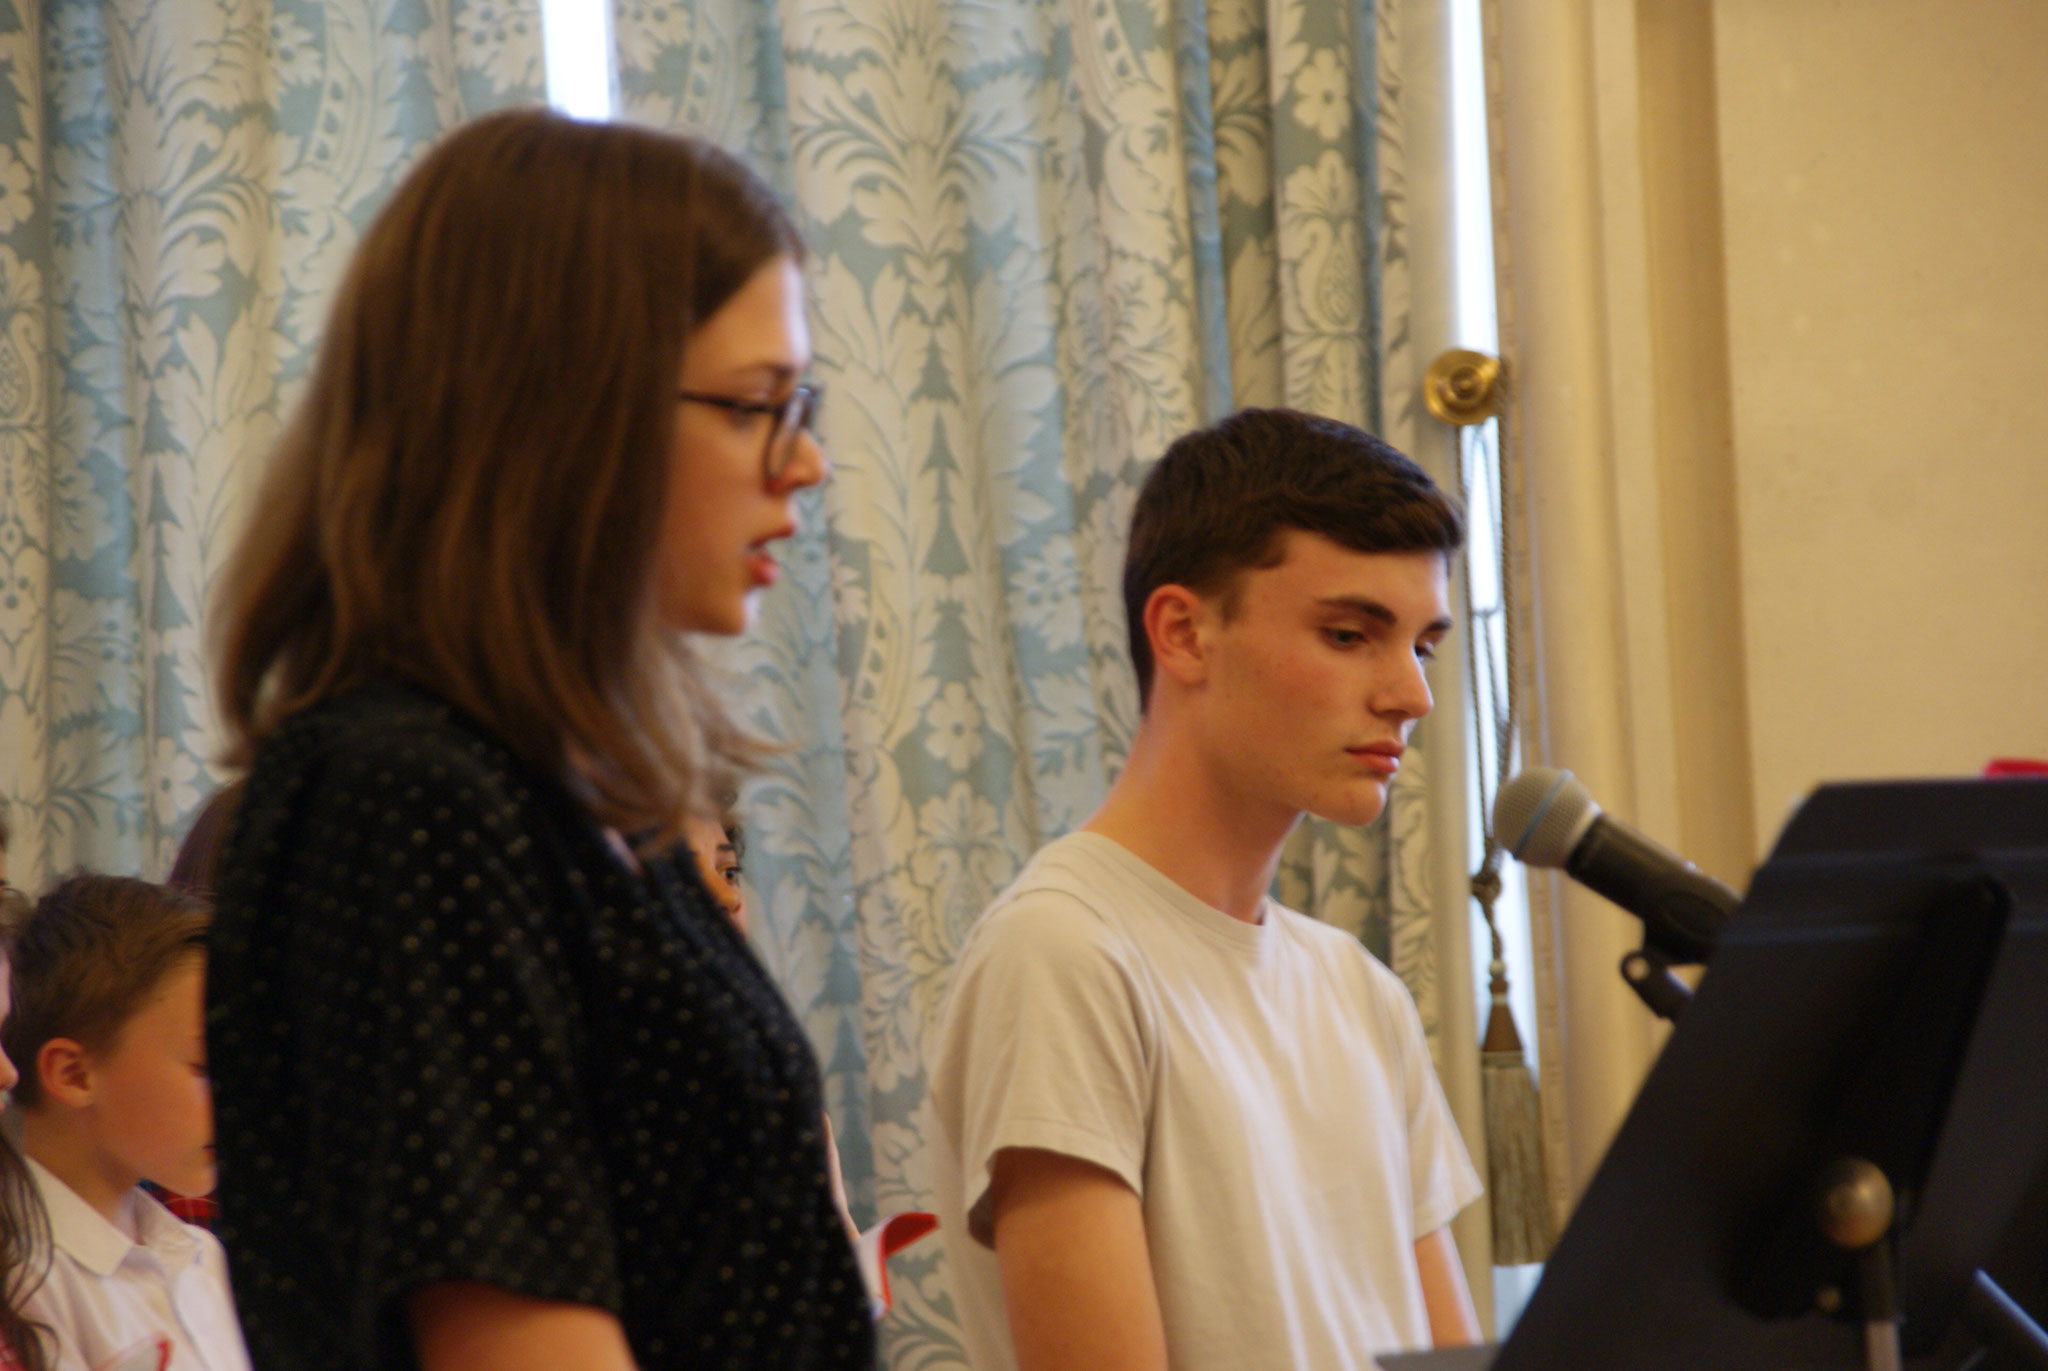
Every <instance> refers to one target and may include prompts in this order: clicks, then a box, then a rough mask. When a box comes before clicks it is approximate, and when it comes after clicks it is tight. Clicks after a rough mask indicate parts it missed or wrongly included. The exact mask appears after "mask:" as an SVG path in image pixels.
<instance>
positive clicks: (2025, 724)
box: [1715, 0, 2048, 841]
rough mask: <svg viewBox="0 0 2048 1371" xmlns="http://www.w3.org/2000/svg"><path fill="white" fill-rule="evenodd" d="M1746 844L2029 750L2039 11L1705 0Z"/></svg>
mask: <svg viewBox="0 0 2048 1371" xmlns="http://www.w3.org/2000/svg"><path fill="white" fill-rule="evenodd" d="M1715 38H1716V45H1715V47H1716V57H1717V67H1718V76H1719V80H1718V94H1719V100H1718V109H1719V138H1720V147H1721V183H1722V202H1723V205H1724V209H1725V216H1724V227H1723V238H1724V242H1725V244H1726V262H1727V267H1726V271H1727V294H1728V341H1729V360H1730V380H1731V382H1732V388H1733V405H1732V411H1733V419H1734V428H1733V435H1734V460H1735V486H1736V490H1737V493H1738V498H1737V508H1738V511H1739V524H1738V533H1739V540H1740V549H1741V566H1742V600H1743V607H1744V625H1745V629H1746V634H1745V653H1746V660H1747V666H1748V671H1747V682H1746V683H1747V687H1748V704H1749V727H1750V737H1749V749H1748V751H1749V758H1750V794H1751V797H1752V805H1753V808H1754V811H1755V822H1756V829H1757V834H1758V837H1759V840H1760V841H1761V840H1768V838H1769V837H1770V836H1771V835H1772V834H1773V833H1774V832H1775V830H1776V828H1777V826H1778V823H1779V822H1780V820H1781V819H1782V817H1783V815H1784V812H1785V809H1786V807H1787V806H1788V805H1789V804H1790V803H1791V802H1792V801H1793V800H1794V798H1795V797H1796V796H1798V795H1800V794H1802V793H1804V792H1805V791H1806V790H1807V789H1808V788H1810V787H1811V786H1812V785H1813V783H1814V782H1815V781H1818V780H1822V779H1825V778H1832V777H1868V776H1900V775H1919V774H1952V773H1958V772H1962V773H1967V772H1973V771H1975V770H1976V769H1978V767H1980V766H1981V765H1982V763H1983V761H1984V760H1985V759H1986V758H1987V757H1991V756H1994V755H2001V754H2014V753H2018V754H2024V755H2030V756H2036V757H2044V756H2048V6H2044V5H2043V4H2041V3H2040V0H1970V3H1967V4H1955V3H1952V2H1950V0H1857V3H1855V4H1850V5H1835V4H1827V5H1823V4H1812V3H1786V0H1722V3H1720V4H1719V5H1718V6H1717V10H1716V15H1715Z"/></svg>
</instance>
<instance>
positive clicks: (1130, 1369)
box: [989, 1147, 1456, 1371]
mask: <svg viewBox="0 0 2048 1371" xmlns="http://www.w3.org/2000/svg"><path fill="white" fill-rule="evenodd" d="M989 1201H990V1210H991V1213H992V1214H993V1221H994V1230H995V1249H996V1265H997V1267H998V1268H999V1269H1000V1270H1001V1272H1002V1277H1003V1303H1004V1306H1005V1307H1006V1308H1007V1309H1008V1311H1009V1315H1010V1336H1011V1338H1012V1339H1013V1340H1014V1342H1015V1343H1016V1347H1017V1371H1166V1328H1165V1325H1164V1322H1163V1321H1162V1319H1161V1317H1160V1313H1159V1293H1158V1291H1157V1289H1155V1288H1154V1286H1153V1284H1152V1259H1151V1252H1150V1249H1149V1248H1148V1247H1147V1245H1146V1241H1145V1216H1144V1211H1143V1210H1142V1209H1141V1207H1140V1206H1139V1202H1138V1197H1137V1195H1136V1194H1135V1193H1134V1192H1133V1191H1132V1190H1131V1188H1130V1187H1129V1186H1128V1185H1125V1184H1124V1183H1123V1181H1121V1180H1119V1179H1118V1178H1117V1177H1116V1176H1115V1175H1114V1174H1112V1173H1111V1172H1109V1171H1106V1170H1104V1169H1103V1168H1102V1167H1099V1166H1096V1165H1095V1164H1093V1163H1092V1162H1084V1161H1081V1160H1080V1159H1078V1158H1075V1157H1068V1156H1063V1155H1061V1154H1060V1153H1057V1152H1047V1151H1043V1150H1041V1149H1038V1148H1027V1147H1011V1148H1005V1149H1003V1150H1002V1151H1000V1152H998V1153H996V1156H995V1161H994V1164H993V1165H992V1167H991V1168H990V1182H989ZM1419 1250H1420V1245H1419V1244H1418V1251H1419ZM1452 1261H1453V1263H1455V1262H1456V1257H1455V1255H1454V1256H1453V1258H1452ZM1434 1322H1435V1316H1434V1310H1432V1314H1431V1323H1432V1325H1434Z"/></svg>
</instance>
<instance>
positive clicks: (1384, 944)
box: [615, 0, 1464, 1368]
mask: <svg viewBox="0 0 2048 1371" xmlns="http://www.w3.org/2000/svg"><path fill="white" fill-rule="evenodd" d="M1396 8H1397V6H1396V5H1395V4H1394V3H1393V0H1381V2H1380V3H1379V4H1378V5H1377V6H1375V4H1374V3H1373V0H1354V2H1353V3H1348V4H1328V3H1322V0H1207V3H1206V4H1205V3H1204V0H1064V3H1062V2H1061V0H861V3H858V4H848V3H845V0H784V3H782V4H781V5H780V6H779V7H778V6H775V5H768V4H763V3H759V0H619V3H618V4H617V7H616V9H615V36H616V40H617V43H618V51H619V88H620V91H621V94H622V97H623V101H624V105H625V110H624V113H625V114H626V116H627V117H629V118H635V119H639V120H643V121H648V122H652V123H655V124H659V125H663V126H667V127H672V128H680V129H687V130H691V131H695V132H700V133H704V134H707V135H709V136H711V137H713V138H715V139H717V140H719V141H721V142H723V143H724V144H726V145H727V146H729V147H732V148H735V149H737V150H740V151H742V152H744V153H746V154H747V155H749V156H750V157H751V158H752V159H753V161H754V162H755V164H756V165H757V166H759V167H760V168H762V169H763V170H764V171H765V172H766V173H767V174H769V175H770V176H771V177H772V178H774V179H776V180H778V181H779V182H780V184H781V185H782V188H783V189H784V191H785V192H786V193H787V194H788V195H789V197H790V199H791V200H792V201H793V203H795V204H796V205H797V206H798V207H799V209H800V211H801V213H802V215H803V217H804V220H805V225H806V231H807V234H808V237H809V241H810V244H811V249H812V256H811V260H810V263H809V272H810V278H811V282H812V320H813V326H814V330H815V342H816V347H817V353H818V363H817V374H818V378H819V379H820V380H821V381H822V383H823V384H824V386H825V388H826V391H827V395H828V399H827V403H826V408H825V412H824V422H823V436H824V439H825V444H826V448H827V450H828V451H829V452H830V453H831V455H832V459H833V462H834V464H835V467H836V474H835V476H834V477H833V479H832V481H831V482H830V483H829V484H828V485H827V486H825V487H824V488H823V489H822V490H821V491H820V492H818V493H817V494H816V495H815V496H812V497H807V498H810V499H813V500H814V501H815V503H813V504H812V505H811V507H810V509H809V512H808V517H807V519H806V522H805V532H804V535H803V537H802V539H801V540H800V542H799V544H798V545H797V548H796V550H795V552H794V554H793V555H792V557H791V558H790V560H791V562H792V563H793V565H792V566H790V568H789V571H790V573H791V574H790V575H789V576H788V578H787V579H786V581H785V583H784V585H783V586H782V587H781V588H780V589H778V591H777V592H776V594H775V595H774V596H772V597H771V598H770V600H769V601H768V603H767V605H766V606H765V608H764V614H763V622H762V624H761V626H760V629H759V631H757V632H756V633H755V634H754V635H752V636H750V637H749V638H748V639H747V640H746V641H744V642H743V643H741V644H739V645H738V646H737V648H736V650H735V651H734V653H733V659H732V661H731V666H732V668H733V670H734V672H735V674H736V676H737V677H738V681H739V684H740V688H741V690H742V698H744V699H745V700H747V701H748V702H749V705H750V707H751V708H752V710H753V712H754V717H755V719H756V721H757V722H758V724H759V725H760V726H761V727H762V728H763V729H765V730H768V731H770V732H772V733H774V734H776V735H777V736H778V737H779V738H780V739H781V740H782V741H784V742H785V743H786V745H787V750H786V752H785V753H784V754H783V756H782V757H781V758H780V760H779V762H778V764H777V765H776V766H775V767H774V768H773V769H772V770H771V771H770V773H769V774H768V775H767V776H765V777H763V778H761V780H760V781H759V782H758V783H757V784H755V785H754V786H753V787H752V788H751V789H750V790H749V791H748V793H747V795H746V797H745V801H744V803H743V805H742V811H743V815H744V818H745V820H746V822H747V825H748V833H747V855H746V865H747V871H748V875H749V880H750V883H751V885H752V887H753V890H754V894H755V906H756V909H757V911H759V912H757V914H756V918H755V924H756V927H757V928H758V929H759V930H760V932H759V934H758V936H759V937H760V939H761V940H762V942H763V951H764V953H765V955H766V956H767V957H768V959H769V961H770V963H771V964H772V965H773V966H774V968H775V969H776V971H777V972H778V973H779V974H780V975H781V977H782V978H783V981H784V984H785V985H786V986H787V987H788V988H789V990H790V992H791V994H792V997H793V998H794V999H795V1001H796V1003H797V1005H798V1007H799V1010H800V1011H801V1012H802V1013H803V1014H804V1015H805V1016H806V1018H807V1021H808V1024H809V1027H810V1029H811V1031H812V1034H813V1036H814V1038H815V1040H816V1042H817V1043H818V1046H819V1050H820V1052H821V1055H822V1057H823V1059H824V1062H825V1064H826V1070H827V1073H828V1091H829V1098H830V1102H831V1106H832V1110H833V1113H834V1115H835V1117H836V1120H837V1125H838V1134H839V1137H840V1140H841V1147H842V1152H843V1159H844V1164H845V1170H846V1174H847V1179H848V1182H849V1185H850V1187H851V1189H852V1191H853V1195H854V1206H855V1210H856V1215H857V1217H859V1218H860V1219H861V1220H862V1221H863V1222H866V1221H869V1220H870V1219H872V1217H873V1216H874V1215H875V1214H876V1213H877V1212H888V1211H892V1210H897V1209H907V1208H929V1207H930V1203H929V1200H930V1180H929V1175H928V1170H927V1156H926V1148H925V1137H926V1133H927V1129H928V1127H929V1124H928V1121H927V1117H926V1113H925V1110H924V1098H925V1072H924V1064H923V1060H922V1055H921V1052H922V1044H923V1039H924V1030H925V1027H926V1025H927V1024H928V1023H929V1022H930V1021H931V1019H932V1017H933V1014H934V1011H935V1010H936V1008H937V1006H938V1003H939V1001H940V998H941V996H942V995H943V993H944V990H945V985H946V978H947V974H948V971H949V968H950V967H951V964H952V961H953V957H954V953H955V950H956V949H957V948H958V946H959V944H960V942H961V940H962V937H963V936H964V934H965V932H966V930H967V928H968V927H969V925H970V924H971V923H972V922H973V921H974V919H975V918H976V917H977V916H978V915H979V914H980V912H981V911H982V910H983V908H984V907H985V906H986V905H987V903H988V902H989V900H990V899H991V897H993V896H994V895H995V894H996V893H997V892H998V891H999V890H1000V889H1001V888H1002V887H1003V886H1004V885H1005V884H1006V883H1007V882H1008V881H1009V880H1010V878H1011V877H1012V876H1013V875H1014V874H1015V873H1016V871H1017V870H1018V868H1019V867H1020V866H1021V864H1022V863H1023V861H1024V860H1025V859H1026V858H1027V857H1028V856H1029V855H1030V853H1031V852H1032V851H1033V850H1034V849H1035V848H1036V847H1037V846H1039V845H1040V844H1041V843H1043V842H1045V841H1046V840H1048V839H1050V838H1052V837H1054V836H1056V835H1058V834H1060V833H1062V832H1065V831H1066V830H1068V829H1070V828H1073V827H1074V826H1076V825H1077V824H1079V823H1080V822H1082V821H1083V820H1085V819H1086V818H1087V816H1088V815H1089V813H1090V812H1091V811H1092V810H1093V808H1094V806H1095V805H1096V803H1097V802H1098V801H1099V800H1100V799H1101V797H1102V795H1103V793H1104V791H1105V789H1106V786H1107V782H1108V779H1109V778H1110V777H1111V776H1112V775H1113V774H1114V773H1115V770H1116V768H1117V766H1118V765H1119V763H1120V761H1121V759H1122V757H1123V755H1124V753H1125V750H1126V748H1127V745H1128V742H1129V738H1130V735H1131V731H1132V727H1133V724H1134V722H1135V718H1136V688H1135V684H1134V682H1133V680H1132V678H1131V675H1130V671H1129V668H1128V666H1127V664H1126V663H1127V656H1128V654H1127V650H1126V647H1125V642H1124V615H1123V610H1122V606H1121V600H1120V590H1119V578H1120V575H1121V561H1122V554H1123V530H1124V528H1125V525H1126V522H1127V520H1128V516H1129V510H1130V505H1131V501H1132V499H1133V497H1134V495H1135V493H1136V488H1137V485H1138V483H1139V482H1140V481H1141V480H1142V478H1143V475H1144V473H1145V470H1146V468H1147V465H1148V463H1149V462H1150V461H1151V460H1152V459H1153V458H1155V457H1156V456H1157V455H1158V454H1159V453H1160V451H1161V450H1162V449H1163V448H1164V447H1165V445H1166V444H1167V442H1168V441H1169V440H1171V439H1172V438H1173V437H1174V436H1175V435H1177V434H1179V433H1180V432H1182V431H1183V430H1185V429H1188V428H1191V427H1194V426H1197V425H1200V424H1202V423H1204V422H1207V421H1209V420H1211V419H1214V418H1216V417H1219V416H1221V415H1223V414H1225V413H1228V412H1230V411H1232V410H1234V409H1236V408H1239V407H1241V406H1245V405H1254V404H1275V403H1286V404H1291V405H1296V406H1299V407H1301V408H1305V409H1311V410H1316V411H1320V412H1322V413H1325V414H1329V415H1333V416H1335V417H1338V418H1341V419H1345V420H1349V421H1351V422H1354V423H1358V424H1362V425H1364V426H1366V427H1368V428H1372V429H1375V430H1376V431H1379V432H1381V433H1382V434H1384V435H1385V436H1387V437H1388V438H1389V439H1390V440H1391V441H1393V442H1394V443H1395V444H1396V445H1397V446H1402V447H1409V446H1410V445H1411V444H1410V441H1409V440H1410V438H1411V437H1412V433H1413V422H1414V416H1413V415H1412V413H1411V412H1410V400H1409V397H1411V396H1412V395H1413V394H1414V392H1415V387H1414V376H1413V367H1412V363H1411V359H1410V357H1409V355H1408V351H1407V342H1406V339H1407V332H1406V328H1405V308H1406V305H1405V302H1406V299H1407V292H1406V278H1405V274H1404V273H1405V269H1406V253H1405V251H1404V247H1403V242H1402V236H1401V235H1402V222H1403V214H1402V190H1401V187H1402V179H1401V167H1400V159H1399V149H1400V142H1401V140H1400V134H1399V111H1400V99H1399V95H1400V92H1399V88H1398V83H1397V82H1395V81H1393V80H1392V79H1390V77H1389V73H1392V72H1393V71H1395V70H1396V69H1397V68H1396V63H1395V60H1394V48H1395V45H1396V42H1397V34H1396V32H1395V29H1394V25H1393V16H1394V12H1395V10H1396ZM1450 726H1451V727H1456V726H1457V725H1456V722H1455V721H1451V725H1450ZM1428 751H1429V749H1428V747H1427V734H1426V733H1425V735H1424V740H1423V746H1421V747H1420V748H1418V750H1417V752H1416V753H1414V754H1412V756H1413V760H1414V761H1415V762H1416V763H1417V765H1414V766H1411V767H1404V768H1403V770H1402V773H1401V776H1400V779H1399V781H1398V782H1397V783H1396V785H1395V789H1394V795H1393V798H1392V802H1391V804H1390V807H1389V815H1388V818H1387V819H1386V820H1383V821H1382V822H1381V823H1379V824H1377V825H1375V826H1374V827H1373V828H1371V829H1369V830H1365V831H1342V830H1336V829H1333V828H1331V827H1329V826H1326V825H1308V826H1305V827H1304V829H1303V830H1302V831H1301V833H1300V834H1299V835H1298V837H1297V842H1296V844H1295V847H1294V849H1293V851H1292V852H1291V854H1290V856H1291V860H1290V861H1289V863H1288V864H1287V867H1286V870H1285V872H1284V874H1283V877H1282V880H1281V892H1280V893H1281V895H1282V897H1283V898H1286V899H1288V900H1289V901H1290V902H1292V903H1295V904H1296V905H1297V906H1299V907H1302V908H1307V909H1311V910H1313V911H1315V912H1316V913H1318V914H1320V915H1321V916H1322V917H1324V918H1326V919H1329V920H1331V921H1333V922H1335V923H1338V924H1340V925H1342V926H1344V927H1347V928H1350V929H1352V930H1353V931H1355V932H1357V933H1358V934H1359V935H1360V936H1361V937H1363V938H1364V939H1365V941H1366V942H1367V944H1368V945H1369V946H1371V947H1372V948H1373V949H1374V950H1375V951H1376V952H1377V953H1379V954H1380V955H1381V956H1382V957H1385V958H1387V959H1388V960H1389V961H1390V962H1391V963H1392V964H1393V965H1394V967H1395V968H1396V969H1397V970H1398V971H1400V972H1401V973H1402V974H1403V975H1404V977H1406V978H1407V980H1408V982H1409V984H1410V985H1411V987H1412V988H1413V989H1414V990H1415V991H1416V993H1417V997H1418V1000H1419V1001H1420V1003H1421V1005H1422V1008H1423V1012H1424V1015H1425V1022H1426V1023H1430V1024H1432V1025H1433V1024H1434V1022H1435V1008H1434V1006H1435V985H1436V971H1435V967H1434V962H1433V956H1432V953H1431V938H1430V922H1431V918H1432V911H1431V909H1430V898H1431V892H1430V891H1429V889H1428V884H1429V882H1428V870H1429V863H1428V854H1427V852H1426V850H1425V847H1426V839H1425V837H1424V835H1425V832H1426V828H1427V826H1426V824H1425V822H1424V809H1423V806H1424V798H1423V793H1424V788H1425V785H1426V771H1427V760H1428V757H1427V754H1428ZM1452 917H1459V918H1462V917H1464V903H1463V899H1462V896H1461V895H1459V896H1455V897H1454V901H1453V914H1452ZM895 1277H896V1278H895V1280H894V1288H895V1293H896V1295H897V1306H896V1310H895V1312H894V1313H892V1314H891V1315H890V1317H889V1319H888V1320H887V1321H886V1323H885V1324H884V1335H885V1341H886V1346H887V1351H888V1362H889V1365H891V1366H892V1367H896V1368H911V1367H917V1368H924V1367H945V1366H958V1365H961V1364H962V1357H961V1353H960V1350H959V1343H958V1337H957V1333H956V1329H955V1325H954V1320H953V1311H952V1305H951V1302H950V1297H949V1295H948V1293H947V1287H946V1283H945V1280H944V1271H943V1256H942V1254H941V1253H940V1252H939V1251H938V1250H937V1249H936V1245H935V1244H927V1245H926V1246H924V1247H920V1248H914V1249H912V1250H911V1252H909V1253H907V1254H905V1256H904V1257H903V1258H899V1259H898V1262H897V1263H896V1268H895Z"/></svg>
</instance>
